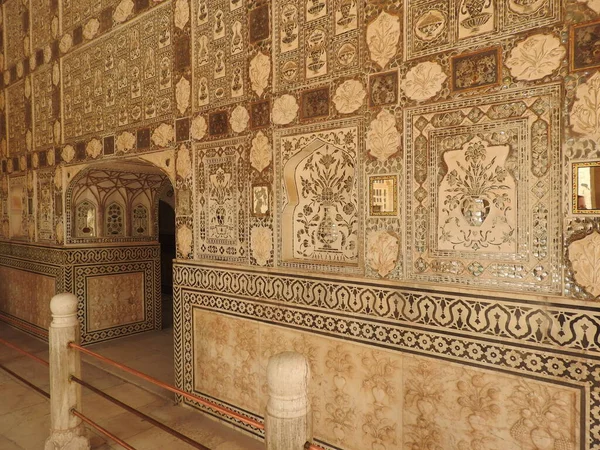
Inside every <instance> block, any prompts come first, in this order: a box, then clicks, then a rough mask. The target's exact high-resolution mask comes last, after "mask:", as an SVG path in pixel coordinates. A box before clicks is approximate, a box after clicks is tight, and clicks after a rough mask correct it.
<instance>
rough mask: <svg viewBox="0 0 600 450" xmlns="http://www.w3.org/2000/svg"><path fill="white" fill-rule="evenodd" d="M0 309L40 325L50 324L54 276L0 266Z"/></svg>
mask: <svg viewBox="0 0 600 450" xmlns="http://www.w3.org/2000/svg"><path fill="white" fill-rule="evenodd" d="M0 279H2V280H10V283H0V310H1V311H2V312H3V313H7V314H10V315H12V316H15V317H18V318H19V319H22V320H25V321H27V322H29V323H32V324H35V325H37V326H39V327H42V328H46V329H47V328H48V326H49V325H50V308H49V307H48V305H49V303H50V299H51V298H52V296H53V295H54V293H55V288H56V281H55V278H53V277H50V276H46V275H42V274H39V273H34V272H31V271H25V270H18V269H13V268H9V267H4V266H0Z"/></svg>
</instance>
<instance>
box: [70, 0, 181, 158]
mask: <svg viewBox="0 0 600 450" xmlns="http://www.w3.org/2000/svg"><path fill="white" fill-rule="evenodd" d="M171 20H172V10H171V7H170V4H168V3H165V4H163V5H160V6H158V7H156V8H154V9H152V10H151V11H150V12H148V13H147V14H144V15H142V16H141V17H139V18H137V19H135V20H132V21H131V22H129V23H128V24H127V25H126V26H124V27H120V28H118V29H116V30H115V31H113V32H111V33H109V34H107V35H105V36H103V37H101V38H99V39H97V40H96V41H94V42H93V43H90V44H89V45H87V46H84V47H82V48H80V49H77V50H75V51H73V52H71V53H69V54H68V55H67V56H66V57H64V58H63V61H62V90H63V104H62V115H63V133H64V139H65V140H72V139H75V138H83V137H87V136H90V135H92V134H96V135H98V134H109V133H114V132H115V131H117V130H123V129H127V128H132V127H134V126H139V125H146V124H151V123H156V122H158V121H160V120H162V119H166V118H169V117H172V114H173V106H174V105H173V103H174V99H173V93H172V86H173V80H172V70H173V68H172V65H173V47H172V41H171V30H170V25H171ZM148 147H149V145H148Z"/></svg>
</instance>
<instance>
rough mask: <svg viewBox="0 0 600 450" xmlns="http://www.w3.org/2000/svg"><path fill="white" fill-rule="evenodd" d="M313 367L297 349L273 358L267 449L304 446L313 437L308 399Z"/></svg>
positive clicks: (287, 449)
mask: <svg viewBox="0 0 600 450" xmlns="http://www.w3.org/2000/svg"><path fill="white" fill-rule="evenodd" d="M309 378H310V368H309V366H308V361H307V360H306V358H305V357H304V356H303V355H301V354H299V353H295V352H283V353H279V354H277V355H275V356H273V357H271V359H269V365H268V367H267V384H268V389H269V400H268V402H267V411H266V414H265V443H266V446H267V450H302V449H303V448H304V444H306V442H307V441H311V440H312V411H311V409H310V402H309V399H308V380H309Z"/></svg>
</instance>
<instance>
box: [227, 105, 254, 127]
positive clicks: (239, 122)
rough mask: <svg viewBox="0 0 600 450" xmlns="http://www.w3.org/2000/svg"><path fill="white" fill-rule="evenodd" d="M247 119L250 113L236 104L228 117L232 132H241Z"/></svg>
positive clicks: (246, 123) (246, 124) (245, 125)
mask: <svg viewBox="0 0 600 450" xmlns="http://www.w3.org/2000/svg"><path fill="white" fill-rule="evenodd" d="M249 120H250V115H249V114H248V110H247V109H246V108H244V107H243V106H242V105H238V106H236V107H235V108H234V110H233V111H232V113H231V117H230V118H229V123H230V125H231V129H232V130H233V131H234V132H236V133H241V132H242V131H244V130H245V129H246V127H247V126H248V121H249Z"/></svg>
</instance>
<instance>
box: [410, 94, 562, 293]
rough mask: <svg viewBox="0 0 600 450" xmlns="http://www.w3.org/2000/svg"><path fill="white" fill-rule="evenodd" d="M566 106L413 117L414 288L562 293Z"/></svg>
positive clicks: (525, 101)
mask: <svg viewBox="0 0 600 450" xmlns="http://www.w3.org/2000/svg"><path fill="white" fill-rule="evenodd" d="M558 96H559V87H558V86H557V85H546V86H543V87H539V88H535V89H531V90H529V91H528V94H527V95H524V94H523V93H522V92H520V91H519V90H513V91H510V93H507V94H505V95H504V96H502V97H498V96H495V95H490V96H486V97H480V98H478V99H476V100H474V101H470V102H462V101H454V102H448V103H443V104H439V105H437V106H436V107H435V108H433V107H415V108H409V109H408V110H407V113H406V118H405V129H407V130H409V132H408V133H407V134H406V136H405V148H406V158H407V160H406V161H407V167H412V169H411V170H410V171H409V172H408V173H407V175H408V177H407V191H406V201H407V218H408V227H407V244H408V246H409V249H408V252H407V265H406V268H407V276H408V277H409V278H412V279H419V280H444V281H446V282H458V283H464V284H472V285H488V286H497V287H500V286H502V287H503V288H508V289H520V288H526V289H532V290H533V289H535V290H538V291H544V292H554V293H558V292H560V282H559V278H558V277H557V276H555V275H552V274H558V273H559V272H560V271H559V270H558V267H559V261H560V252H559V247H558V236H559V235H558V233H559V227H558V223H557V219H558V205H557V203H556V201H555V200H556V199H557V198H558V189H559V187H560V183H559V181H558V180H559V178H558V149H559V135H560V131H559V130H560V128H559V123H558V113H557V108H558V106H557V105H558ZM499 120H502V122H499Z"/></svg>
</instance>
